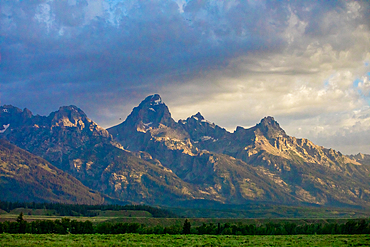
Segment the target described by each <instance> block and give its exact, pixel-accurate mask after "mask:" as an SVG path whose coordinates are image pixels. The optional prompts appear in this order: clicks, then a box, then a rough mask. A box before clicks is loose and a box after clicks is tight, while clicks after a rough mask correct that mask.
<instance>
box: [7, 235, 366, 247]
mask: <svg viewBox="0 0 370 247" xmlns="http://www.w3.org/2000/svg"><path fill="white" fill-rule="evenodd" d="M369 245H370V235H368V234H364V235H288V236H266V235H265V236H229V235H217V236H216V235H167V234H164V235H154V234H116V235H112V234H76V235H74V234H68V235H58V234H0V246H23V247H28V246H369Z"/></svg>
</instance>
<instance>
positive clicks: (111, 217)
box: [0, 208, 153, 223]
mask: <svg viewBox="0 0 370 247" xmlns="http://www.w3.org/2000/svg"><path fill="white" fill-rule="evenodd" d="M54 212H55V210H44V209H25V208H17V209H13V210H11V211H10V212H9V213H7V212H5V211H3V212H0V222H4V221H15V220H16V219H17V217H18V215H19V214H20V213H23V219H24V220H26V221H27V222H31V221H35V220H60V219H62V218H69V219H71V220H78V221H86V220H89V221H91V222H93V223H99V222H103V221H113V222H114V221H120V220H121V219H123V218H136V219H140V218H151V217H153V216H152V215H151V214H150V213H149V212H147V211H136V210H117V211H114V210H105V211H101V210H94V212H96V213H97V214H98V215H97V216H93V217H84V216H59V215H55V213H54Z"/></svg>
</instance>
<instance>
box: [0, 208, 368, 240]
mask: <svg viewBox="0 0 370 247" xmlns="http://www.w3.org/2000/svg"><path fill="white" fill-rule="evenodd" d="M0 233H12V234H17V233H30V234H50V233H54V234H69V233H70V234H94V233H98V234H123V233H139V234H199V235H203V234H209V235H295V234H370V221H369V220H364V219H363V220H349V221H347V222H346V223H343V224H338V223H328V224H321V223H311V224H308V223H307V224H303V225H297V224H295V223H289V222H285V223H283V222H282V223H267V224H260V225H255V224H242V223H237V224H230V223H224V224H220V223H218V224H213V223H209V224H205V223H203V224H202V225H201V226H197V227H192V226H191V222H190V221H189V220H188V219H185V221H184V224H183V225H172V226H169V227H163V226H161V225H157V226H154V227H149V226H146V225H144V224H138V223H110V222H101V223H98V224H93V223H92V222H91V221H89V220H87V221H77V220H70V219H68V218H62V219H61V220H54V221H53V220H36V221H32V222H27V221H25V220H24V219H23V214H22V213H21V214H20V215H19V216H18V218H17V221H15V222H9V221H6V222H3V223H0Z"/></svg>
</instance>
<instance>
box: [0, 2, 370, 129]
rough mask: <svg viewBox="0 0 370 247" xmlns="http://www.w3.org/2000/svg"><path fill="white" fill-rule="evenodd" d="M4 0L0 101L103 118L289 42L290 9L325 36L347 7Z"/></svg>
mask: <svg viewBox="0 0 370 247" xmlns="http://www.w3.org/2000/svg"><path fill="white" fill-rule="evenodd" d="M181 3H183V5H182V6H181ZM0 4H1V6H0V7H1V8H0V9H1V10H0V11H1V17H0V25H1V26H0V30H1V31H0V36H1V38H2V39H1V46H0V53H1V63H0V69H1V72H0V83H1V84H0V87H1V88H0V92H1V94H0V101H1V102H0V103H1V104H8V103H11V104H14V105H16V106H19V107H28V108H30V109H31V110H33V111H35V112H36V113H41V114H47V113H48V112H50V111H52V110H55V109H57V108H58V107H59V106H60V105H67V104H76V105H78V106H79V107H81V108H82V109H83V110H85V111H86V112H87V113H88V115H89V116H90V117H91V118H93V119H94V120H95V121H97V122H98V123H100V124H103V125H104V124H109V123H111V122H112V119H110V118H113V117H116V115H115V114H113V113H112V112H114V111H119V110H124V111H126V110H127V111H129V110H130V109H129V108H131V107H132V104H137V103H138V101H139V100H141V99H142V98H144V97H145V96H146V95H147V94H149V93H153V92H158V91H161V89H162V88H165V87H167V86H168V85H171V86H173V85H182V84H185V83H187V82H188V81H189V80H191V79H193V78H196V77H197V76H198V75H203V74H207V73H208V72H209V71H212V70H221V69H223V68H225V67H227V66H228V65H229V63H230V61H231V60H232V59H235V58H237V57H239V56H248V54H250V53H256V52H259V53H269V52H275V53H276V52H279V51H280V50H283V49H284V48H286V47H287V40H286V38H285V33H284V32H285V30H286V28H287V27H288V26H289V18H290V16H291V13H295V14H296V15H297V16H298V17H299V18H300V19H301V20H303V21H305V22H307V28H306V31H305V34H306V35H307V36H323V35H326V33H325V32H327V31H328V30H331V27H330V26H329V27H327V26H322V25H321V24H322V19H323V17H324V16H325V15H326V13H327V12H329V11H332V10H333V9H334V10H335V11H338V12H340V11H344V10H343V9H344V2H343V1H273V0H266V1H211V0H201V1H198V0H192V1H172V0H161V1H159V0H158V1H111V0H110V1H98V0H97V1H92V0H89V1H88V0H84V1H79V0H76V1H31V0H29V1H27V0H23V1H1V2H0ZM363 5H364V6H365V4H363ZM362 11H365V12H366V11H368V8H367V9H366V8H365V7H364V9H363V10H362ZM360 21H362V22H364V23H365V22H366V20H360ZM171 97H176V95H173V96H171ZM126 104H129V107H127V109H126V108H125V107H126V106H125V105H126ZM97 109H106V111H104V110H97ZM99 111H100V112H99ZM97 112H98V113H97ZM102 112H104V113H102ZM123 117H125V116H123Z"/></svg>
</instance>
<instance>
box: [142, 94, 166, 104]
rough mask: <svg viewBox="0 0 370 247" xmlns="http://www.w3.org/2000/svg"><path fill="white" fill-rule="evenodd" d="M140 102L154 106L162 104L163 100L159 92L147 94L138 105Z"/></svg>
mask: <svg viewBox="0 0 370 247" xmlns="http://www.w3.org/2000/svg"><path fill="white" fill-rule="evenodd" d="M142 104H149V105H151V106H155V105H161V104H164V103H163V101H162V98H161V96H160V95H159V94H153V95H149V96H147V97H146V98H145V99H144V100H143V101H142V102H141V104H140V105H142Z"/></svg>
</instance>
